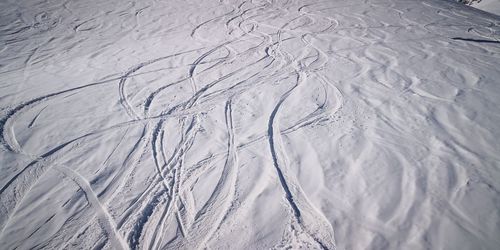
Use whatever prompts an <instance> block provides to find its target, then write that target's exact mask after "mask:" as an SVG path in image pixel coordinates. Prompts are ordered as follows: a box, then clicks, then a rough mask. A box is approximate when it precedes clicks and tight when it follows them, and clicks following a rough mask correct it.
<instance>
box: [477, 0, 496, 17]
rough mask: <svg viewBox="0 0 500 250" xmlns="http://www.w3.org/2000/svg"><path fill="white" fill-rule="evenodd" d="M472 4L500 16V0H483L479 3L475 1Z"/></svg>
mask: <svg viewBox="0 0 500 250" xmlns="http://www.w3.org/2000/svg"><path fill="white" fill-rule="evenodd" d="M472 6H474V7H475V8H478V9H480V10H484V11H487V12H491V13H493V14H495V15H497V16H500V0H482V1H481V2H479V3H474V4H473V5H472Z"/></svg>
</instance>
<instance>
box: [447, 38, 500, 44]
mask: <svg viewBox="0 0 500 250" xmlns="http://www.w3.org/2000/svg"><path fill="white" fill-rule="evenodd" d="M451 39H453V40H459V41H466V42H475V43H496V44H500V42H499V41H492V40H484V39H472V38H463V37H453V38H451Z"/></svg>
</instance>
